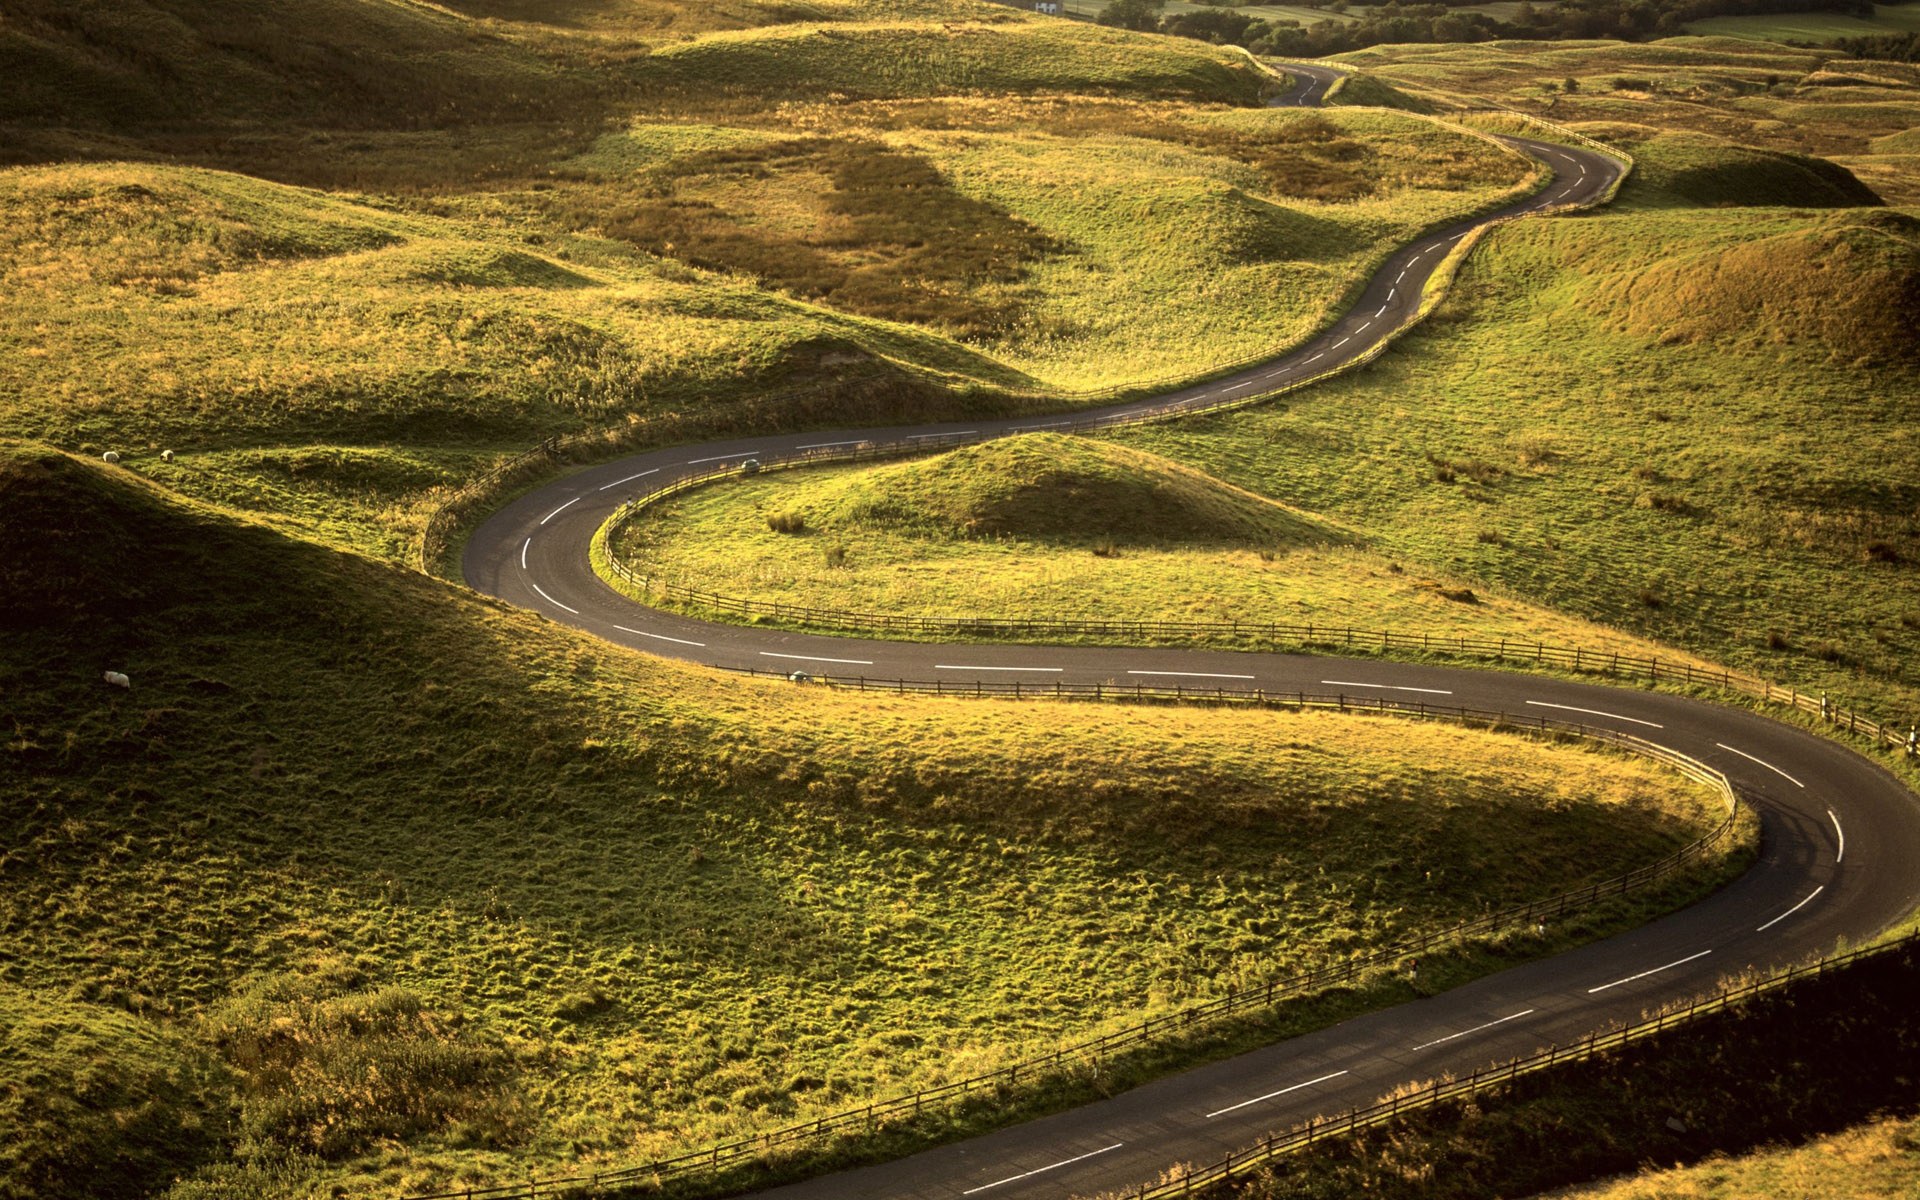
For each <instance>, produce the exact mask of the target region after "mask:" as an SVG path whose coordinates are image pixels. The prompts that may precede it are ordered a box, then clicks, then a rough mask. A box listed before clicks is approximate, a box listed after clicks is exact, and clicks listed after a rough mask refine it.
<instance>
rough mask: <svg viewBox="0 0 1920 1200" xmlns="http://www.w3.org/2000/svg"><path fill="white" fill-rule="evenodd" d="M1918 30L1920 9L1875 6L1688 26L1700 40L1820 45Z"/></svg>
mask: <svg viewBox="0 0 1920 1200" xmlns="http://www.w3.org/2000/svg"><path fill="white" fill-rule="evenodd" d="M1915 30H1920V6H1915V5H1912V4H1876V5H1874V6H1873V16H1872V18H1871V19H1869V18H1867V17H1856V16H1852V15H1850V14H1846V13H1835V12H1799V13H1772V14H1769V15H1766V16H1752V17H1709V18H1707V19H1706V20H1703V21H1690V22H1688V23H1687V32H1689V33H1694V34H1698V35H1700V36H1701V37H1737V38H1756V39H1758V40H1760V41H1767V42H1806V43H1811V44H1816V45H1817V44H1819V43H1822V42H1831V41H1833V40H1835V39H1836V38H1845V37H1879V36H1882V35H1885V34H1889V33H1911V32H1913V31H1915Z"/></svg>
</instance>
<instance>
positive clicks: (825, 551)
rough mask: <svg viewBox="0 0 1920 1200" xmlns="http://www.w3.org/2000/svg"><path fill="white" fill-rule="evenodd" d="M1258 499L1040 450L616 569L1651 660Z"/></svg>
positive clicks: (697, 580) (784, 597)
mask: <svg viewBox="0 0 1920 1200" xmlns="http://www.w3.org/2000/svg"><path fill="white" fill-rule="evenodd" d="M1276 469H1277V470H1279V471H1281V473H1282V474H1283V475H1284V472H1285V468H1283V467H1282V468H1276ZM1247 486H1248V488H1249V490H1242V487H1236V486H1231V485H1228V484H1224V483H1222V482H1221V481H1220V480H1218V479H1216V478H1213V477H1210V476H1207V475H1204V474H1202V473H1200V472H1197V471H1194V470H1193V469H1191V468H1189V467H1186V466H1183V465H1181V464H1179V463H1177V462H1175V461H1173V460H1171V459H1167V458H1161V457H1158V456H1156V455H1151V454H1141V453H1139V452H1137V451H1134V450H1129V449H1126V448H1124V447H1121V446H1117V445H1113V444H1111V443H1100V442H1089V441H1087V440H1085V439H1081V438H1075V437H1065V436H1061V435H1058V434H1047V433H1039V434H1028V435H1023V436H1021V437H1018V438H1014V439H1008V440H1002V441H996V442H990V443H986V444H984V445H980V446H972V447H967V448H964V449H961V450H957V451H953V452H950V453H947V454H943V455H940V456H938V457H936V458H931V459H927V460H922V461H914V462H907V463H902V464H899V465H895V466H882V467H865V468H837V469H825V470H804V471H791V472H780V473H776V474H772V475H767V476H763V477H761V478H758V479H754V480H746V481H734V480H729V481H727V482H725V483H723V484H719V485H716V486H714V487H709V488H704V489H702V490H700V491H697V492H694V493H692V494H689V495H684V496H680V497H677V498H675V499H673V500H671V501H668V502H667V503H665V504H662V505H659V506H656V507H654V508H651V509H648V510H647V511H646V512H644V513H642V514H641V515H640V516H638V517H637V518H635V519H633V520H630V521H627V522H623V523H622V524H621V525H619V526H617V527H616V529H615V530H614V532H613V535H612V538H611V540H610V546H609V549H610V550H611V552H612V554H613V555H614V556H615V557H616V558H617V559H618V560H619V561H621V562H622V563H623V564H625V565H626V566H628V567H629V568H630V569H631V570H633V571H635V572H638V573H639V574H640V575H643V576H646V577H647V578H648V579H650V580H655V581H659V582H663V583H668V584H675V585H679V586H681V587H690V588H694V589H696V590H698V591H702V592H713V593H718V594H720V595H725V596H734V597H740V598H743V599H747V600H750V601H757V602H760V603H763V604H764V603H780V604H786V605H801V606H805V607H809V608H813V609H825V610H830V611H832V612H837V613H856V614H860V613H865V614H872V613H906V614H912V615H920V616H931V617H957V616H966V617H1000V618H1063V619H1078V620H1110V621H1175V622H1196V621H1198V622H1234V621H1238V622H1250V623H1257V622H1275V623H1279V624H1283V625H1315V626H1319V627H1323V628H1324V627H1328V626H1348V625H1352V626H1356V627H1358V628H1361V629H1366V630H1377V629H1381V628H1391V629H1394V630H1396V631H1398V632H1401V633H1411V634H1422V633H1424V634H1428V635H1430V636H1434V637H1462V636H1465V637H1473V638H1482V637H1492V638H1508V639H1512V640H1515V641H1536V640H1541V641H1548V642H1552V643H1555V644H1559V645H1579V646H1582V647H1586V648H1588V649H1600V648H1603V647H1604V648H1608V649H1612V650H1617V651H1621V652H1624V653H1635V654H1643V655H1644V654H1650V653H1655V652H1656V648H1654V647H1652V646H1649V645H1647V644H1645V643H1636V642H1635V641H1634V640H1633V639H1631V638H1626V637H1623V636H1620V635H1619V634H1617V633H1615V632H1614V631H1611V630H1607V629H1601V628H1596V627H1594V626H1592V625H1589V624H1587V623H1585V622H1582V621H1579V620H1574V619H1569V618H1565V617H1560V616H1556V615H1555V614H1553V613H1551V612H1548V611H1546V610H1544V609H1541V608H1539V607H1537V606H1533V605H1529V604H1526V603H1523V602H1520V601H1516V600H1514V599H1512V598H1511V597H1505V596H1500V595H1497V594H1493V593H1490V592H1488V591H1487V590H1486V589H1485V588H1481V589H1478V590H1476V589H1474V588H1471V587H1464V586H1461V585H1459V584H1458V583H1457V582H1454V581H1449V580H1446V579H1442V578H1435V577H1434V575H1433V574H1431V573H1427V572H1421V571H1409V570H1407V569H1406V568H1405V567H1404V566H1402V565H1401V564H1399V563H1396V562H1394V561H1392V560H1391V559H1388V558H1386V557H1384V556H1382V555H1380V554H1378V553H1376V552H1374V551H1372V550H1371V549H1369V548H1366V547H1365V546H1364V545H1363V541H1364V539H1363V538H1362V537H1360V536H1357V535H1356V534H1354V533H1353V532H1352V531H1351V530H1350V529H1348V528H1346V527H1343V526H1341V525H1339V524H1336V523H1333V522H1329V521H1326V520H1323V519H1320V518H1318V517H1315V516H1312V515H1309V514H1307V513H1303V512H1301V511H1299V510H1298V509H1294V508H1291V507H1288V506H1286V505H1283V504H1278V503H1275V502H1274V501H1272V500H1270V499H1267V498H1265V497H1263V496H1261V495H1258V494H1256V493H1255V492H1254V491H1253V490H1251V486H1252V485H1247ZM1259 486H1260V487H1263V488H1266V489H1267V490H1268V492H1269V493H1271V492H1274V491H1285V490H1287V488H1288V487H1289V486H1290V484H1289V482H1288V481H1286V480H1284V479H1281V480H1279V481H1278V482H1276V481H1275V480H1264V481H1262V482H1261V483H1260V484H1259ZM613 578H617V577H613ZM616 586H632V585H630V584H616ZM647 596H648V598H649V599H652V600H656V601H657V600H661V599H663V597H662V596H661V595H660V594H658V593H657V590H653V591H649V592H648V593H647ZM664 599H666V600H667V601H668V602H670V603H685V602H686V601H687V598H686V597H680V596H672V595H669V596H666V597H664ZM695 608H696V609H698V605H697V604H696V605H695ZM715 615H717V616H719V617H720V618H721V619H737V613H736V614H734V616H733V617H729V616H728V615H727V614H726V613H725V612H721V613H717V614H715ZM779 619H791V620H796V621H801V619H800V618H784V617H783V618H779ZM801 623H805V621H801ZM814 623H815V624H819V625H822V626H823V627H836V626H833V625H832V622H831V621H825V620H818V619H816V620H814ZM850 627H852V628H859V627H860V625H858V624H857V623H855V624H854V625H852V626H850Z"/></svg>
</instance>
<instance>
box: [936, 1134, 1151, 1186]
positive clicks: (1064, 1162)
mask: <svg viewBox="0 0 1920 1200" xmlns="http://www.w3.org/2000/svg"><path fill="white" fill-rule="evenodd" d="M1124 1145H1126V1143H1125V1142H1115V1143H1114V1144H1113V1145H1111V1146H1102V1147H1100V1149H1098V1150H1089V1151H1087V1152H1086V1153H1085V1154H1076V1155H1074V1156H1073V1157H1072V1158H1063V1159H1061V1160H1060V1161H1059V1162H1057V1163H1048V1164H1047V1165H1046V1166H1044V1167H1035V1168H1034V1169H1033V1170H1031V1171H1022V1172H1021V1173H1020V1174H1018V1175H1009V1176H1007V1177H1006V1178H1005V1179H996V1180H994V1181H993V1182H992V1183H983V1184H981V1185H980V1186H979V1187H977V1188H968V1189H967V1190H966V1191H964V1192H961V1193H960V1194H961V1195H962V1196H971V1195H973V1194H974V1193H975V1192H984V1191H986V1190H987V1189H988V1188H997V1187H999V1186H1000V1185H1001V1184H1003V1183H1016V1182H1018V1181H1020V1180H1022V1179H1031V1178H1032V1177H1033V1176H1035V1175H1038V1174H1040V1173H1042V1172H1043V1171H1055V1170H1058V1169H1059V1168H1061V1167H1070V1166H1072V1165H1073V1164H1074V1163H1077V1162H1083V1161H1085V1160H1086V1159H1089V1158H1092V1157H1093V1156H1095V1155H1096V1154H1105V1153H1106V1152H1107V1151H1109V1150H1118V1149H1119V1148H1120V1147H1122V1146H1124Z"/></svg>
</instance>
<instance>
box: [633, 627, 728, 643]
mask: <svg viewBox="0 0 1920 1200" xmlns="http://www.w3.org/2000/svg"><path fill="white" fill-rule="evenodd" d="M614 628H615V629H618V630H619V631H620V632H621V633H637V634H639V635H640V636H641V637H650V638H653V639H654V640H656V641H662V642H675V643H678V644H679V645H682V646H705V645H706V643H705V642H690V641H688V640H687V639H685V638H673V637H668V636H667V635H666V634H664V633H648V632H647V631H646V630H644V629H629V628H627V627H626V626H625V625H615V626H614Z"/></svg>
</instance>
